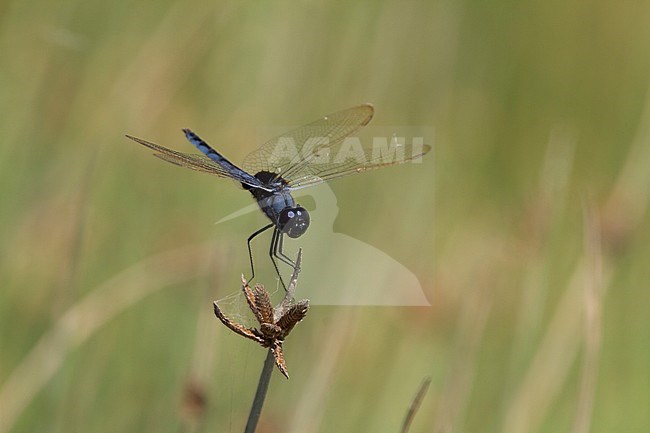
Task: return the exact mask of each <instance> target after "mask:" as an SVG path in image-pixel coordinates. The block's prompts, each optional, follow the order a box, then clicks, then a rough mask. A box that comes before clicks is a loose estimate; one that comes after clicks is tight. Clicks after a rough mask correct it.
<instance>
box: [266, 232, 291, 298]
mask: <svg viewBox="0 0 650 433" xmlns="http://www.w3.org/2000/svg"><path fill="white" fill-rule="evenodd" d="M278 239H282V232H281V231H280V230H279V229H278V228H277V227H276V228H275V230H273V236H272V237H271V245H270V247H269V257H270V258H271V262H273V267H274V268H275V273H276V274H278V277H279V278H280V282H281V283H282V287H284V291H285V292H286V291H287V285H286V284H284V280H283V279H282V275H281V274H280V269H278V264H277V263H276V262H275V258H276V257H277V258H278V259H280V260H281V261H282V258H280V257H278V256H277V254H276V252H277V249H278ZM280 242H281V241H280Z"/></svg>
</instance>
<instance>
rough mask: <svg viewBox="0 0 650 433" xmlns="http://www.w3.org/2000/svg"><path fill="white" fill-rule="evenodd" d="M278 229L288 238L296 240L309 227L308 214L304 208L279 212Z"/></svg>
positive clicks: (299, 207)
mask: <svg viewBox="0 0 650 433" xmlns="http://www.w3.org/2000/svg"><path fill="white" fill-rule="evenodd" d="M278 227H280V230H282V233H286V234H287V235H288V236H289V237H290V238H297V237H299V236H301V235H302V234H303V233H305V232H306V231H307V228H308V227H309V213H308V212H307V209H305V208H304V207H301V206H298V207H293V208H286V209H283V210H282V212H280V218H279V220H278Z"/></svg>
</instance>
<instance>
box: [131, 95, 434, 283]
mask: <svg viewBox="0 0 650 433" xmlns="http://www.w3.org/2000/svg"><path fill="white" fill-rule="evenodd" d="M374 111H375V110H374V107H373V105H372V104H368V103H366V104H362V105H358V106H356V107H352V108H348V109H346V110H342V111H338V112H336V113H332V114H330V115H327V116H324V117H321V118H320V119H319V120H316V121H315V122H312V123H309V124H306V125H304V126H301V127H299V128H296V129H294V130H292V131H289V132H287V133H285V134H283V135H281V136H279V137H276V138H273V139H271V140H269V141H267V142H266V143H264V144H262V145H261V146H260V147H259V148H257V149H256V150H254V151H253V152H252V153H250V154H249V155H248V156H247V157H246V158H245V159H244V161H243V164H242V165H241V168H240V167H239V166H237V165H235V164H233V163H232V162H230V161H229V160H228V159H227V158H226V157H224V156H223V155H222V154H221V153H219V152H217V151H216V150H215V149H213V148H212V147H211V146H210V145H209V144H208V143H206V142H205V141H203V140H202V139H201V138H200V137H199V136H198V135H197V134H195V133H194V132H192V131H191V130H189V129H183V133H184V134H185V137H186V138H187V140H188V141H189V142H190V143H192V144H193V145H194V146H195V147H196V148H197V149H198V150H199V151H200V152H201V155H199V154H192V153H183V152H178V151H175V150H172V149H168V148H166V147H163V146H160V145H158V144H155V143H152V142H149V141H146V140H143V139H141V138H137V137H133V136H131V135H127V136H126V137H127V138H129V139H131V140H133V141H135V142H137V143H139V144H141V145H143V146H145V147H148V148H149V149H151V150H153V151H154V152H155V153H154V156H156V157H158V158H160V159H162V160H164V161H167V162H169V163H172V164H175V165H178V166H181V167H186V168H189V169H191V170H195V171H198V172H203V173H208V174H211V175H214V176H218V177H222V178H230V179H232V180H234V181H235V182H236V183H238V184H240V185H241V187H243V189H244V190H247V191H249V192H250V193H251V194H252V196H253V198H254V199H255V201H256V202H257V204H258V205H259V207H260V209H261V211H262V212H263V213H264V215H266V216H267V217H268V219H269V220H270V223H267V224H266V225H265V226H264V227H262V228H260V229H258V230H256V231H255V232H253V233H252V234H251V235H250V236H249V237H248V240H247V245H248V257H249V260H250V266H251V272H252V275H251V278H249V279H248V281H251V280H252V279H253V278H254V277H255V267H254V265H253V253H252V250H251V241H252V240H253V239H254V238H255V237H257V236H258V235H260V234H261V233H264V232H265V231H267V230H269V229H273V234H272V236H271V244H270V246H269V253H268V254H269V257H270V259H271V261H272V263H273V266H274V268H275V272H276V274H277V275H278V277H279V278H280V282H281V283H282V285H283V286H284V287H285V289H286V286H285V285H284V281H283V280H282V276H281V274H280V271H279V268H278V264H277V262H276V260H278V261H280V262H282V263H285V264H287V265H289V266H291V267H292V268H293V267H294V266H295V263H294V262H293V260H291V259H290V258H289V257H288V256H287V255H286V254H285V253H284V252H283V244H284V235H287V236H288V237H289V238H294V239H295V238H298V237H300V236H302V235H303V234H304V233H305V232H306V231H307V229H308V228H309V225H310V216H309V212H307V210H306V209H305V208H304V207H302V206H300V205H299V204H297V203H296V201H295V200H294V198H293V196H292V193H293V192H295V191H297V190H300V189H302V188H306V187H310V186H313V185H318V184H321V183H323V182H325V181H329V180H332V179H336V178H340V177H344V176H348V175H352V174H356V173H361V172H364V171H368V170H371V169H376V168H381V167H387V166H392V165H397V164H403V163H405V162H408V161H411V160H414V159H417V158H421V157H422V156H423V155H425V154H426V153H427V152H429V150H431V148H430V146H428V145H424V144H422V145H418V146H415V145H414V144H413V143H410V144H407V143H397V141H396V140H395V142H391V145H392V147H391V146H388V147H387V146H384V147H381V146H375V145H368V144H366V145H362V144H361V143H360V142H359V141H358V140H352V139H349V140H346V139H347V138H349V137H351V136H352V135H353V134H354V133H356V132H357V131H358V130H359V129H361V128H362V127H364V126H366V125H367V124H368V123H369V122H370V120H371V119H372V117H373V115H374ZM373 144H374V143H373Z"/></svg>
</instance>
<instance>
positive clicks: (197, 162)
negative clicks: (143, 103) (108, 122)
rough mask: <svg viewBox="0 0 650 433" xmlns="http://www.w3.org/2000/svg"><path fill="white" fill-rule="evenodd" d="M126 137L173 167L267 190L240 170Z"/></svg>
mask: <svg viewBox="0 0 650 433" xmlns="http://www.w3.org/2000/svg"><path fill="white" fill-rule="evenodd" d="M126 137H127V138H130V139H131V140H133V141H135V142H136V143H139V144H141V145H143V146H145V147H148V148H149V149H151V150H153V151H155V152H156V153H154V156H157V157H158V158H160V159H162V160H164V161H167V162H170V163H172V164H174V165H178V166H180V167H186V168H189V169H190V170H194V171H200V172H202V173H208V174H211V175H214V176H219V177H227V178H230V179H233V180H235V181H237V182H241V183H245V184H247V185H250V186H252V187H255V188H263V189H267V190H268V187H266V186H264V185H263V184H262V183H261V182H260V181H259V180H257V179H256V178H254V177H253V176H249V175H247V174H246V173H244V172H243V171H242V170H239V171H235V170H232V171H231V170H227V169H226V168H224V167H222V166H221V165H219V164H218V163H216V162H214V161H212V160H211V159H209V158H207V157H205V156H202V155H194V154H191V153H183V152H177V151H175V150H171V149H168V148H166V147H163V146H160V145H158V144H155V143H152V142H150V141H146V140H143V139H141V138H137V137H133V136H130V135H127V136H126ZM242 173H244V174H245V176H244V175H242Z"/></svg>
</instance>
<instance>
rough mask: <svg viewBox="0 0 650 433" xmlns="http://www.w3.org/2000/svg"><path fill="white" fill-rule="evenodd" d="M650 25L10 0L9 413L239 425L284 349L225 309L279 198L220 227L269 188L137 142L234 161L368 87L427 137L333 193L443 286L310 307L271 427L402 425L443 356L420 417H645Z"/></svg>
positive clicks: (46, 422)
mask: <svg viewBox="0 0 650 433" xmlns="http://www.w3.org/2000/svg"><path fill="white" fill-rule="evenodd" d="M649 19H650V4H649V3H647V2H611V1H602V0H601V1H569V2H535V3H521V2H509V1H498V2H489V3H486V2H483V3H481V2H449V1H432V2H415V1H402V2H397V1H378V2H329V3H320V2H314V1H279V2H260V1H256V2H249V1H233V2H207V1H188V2H170V1H159V2H153V1H149V2H125V1H112V2H100V1H94V0H90V1H88V0H86V1H65V2H48V1H42V0H34V1H22V2H18V1H5V2H2V3H0V32H1V33H0V54H1V57H0V180H1V181H0V191H1V193H2V195H1V197H2V203H1V205H0V233H1V239H2V243H1V245H2V250H1V253H2V261H1V262H0V282H1V284H2V286H1V289H0V432H6V431H12V432H70V431H83V432H87V433H88V432H106V431H123V432H135V431H138V432H157V433H160V432H177V431H198V432H203V431H205V432H208V431H211V432H215V431H233V432H236V431H242V430H243V425H244V423H245V419H246V416H247V412H248V409H249V407H250V403H251V400H252V396H253V392H254V389H255V385H256V383H257V379H258V374H259V370H260V368H261V364H262V361H263V358H264V351H263V349H261V348H260V347H255V346H254V345H253V344H252V343H251V342H249V341H244V340H243V339H241V338H240V337H237V336H235V335H234V334H232V333H230V332H229V331H227V330H226V329H225V328H224V327H223V326H222V325H221V324H220V323H218V322H217V320H216V319H215V318H214V317H213V316H212V313H211V302H212V300H213V299H219V298H223V297H225V296H228V295H229V294H232V293H235V292H236V291H237V290H238V283H237V281H238V278H239V274H240V273H241V272H247V266H248V264H247V258H246V250H245V244H244V238H245V237H246V236H248V234H249V233H250V232H251V231H252V230H253V229H254V228H256V227H259V226H261V224H262V223H263V222H264V221H263V218H262V216H261V215H258V214H251V215H248V216H245V217H242V218H239V219H237V220H234V221H233V222H231V223H229V224H228V225H227V226H226V225H217V226H215V225H214V222H215V221H216V220H218V219H219V218H221V217H223V216H224V215H227V214H228V213H230V212H233V211H235V210H237V209H239V208H241V207H243V206H246V205H249V204H251V203H252V201H251V198H250V197H247V194H245V193H243V192H242V191H239V190H237V189H236V188H233V187H232V185H229V183H231V182H228V181H224V180H218V179H215V178H212V177H210V176H206V175H201V174H194V173H192V172H189V171H184V170H181V169H178V168H176V167H173V166H171V165H169V164H165V163H162V162H160V161H159V160H156V159H154V158H152V157H151V156H149V153H150V152H146V151H145V150H144V149H143V148H141V147H140V146H138V145H136V144H135V143H132V142H130V141H128V140H126V139H125V138H124V134H126V133H129V134H133V135H136V136H139V137H143V138H146V139H149V140H152V141H155V142H158V143H161V144H163V145H166V146H169V147H172V148H176V149H179V150H183V151H191V148H190V146H189V144H188V143H186V142H184V139H183V137H182V135H181V133H180V129H181V128H183V127H190V128H192V129H194V130H195V131H197V132H198V133H199V134H200V135H201V136H203V137H204V138H205V139H206V140H207V141H208V142H211V143H213V144H214V145H215V146H216V147H217V148H218V149H220V150H222V151H223V152H224V153H225V154H226V155H227V156H228V157H230V159H232V160H233V161H234V162H239V161H241V160H242V159H243V158H244V156H245V155H246V154H247V153H248V152H250V151H251V150H253V149H254V148H255V147H256V146H257V145H259V144H261V143H262V142H263V141H265V139H268V138H270V137H269V136H268V135H264V134H263V133H260V131H264V130H265V129H264V128H267V130H268V128H269V127H276V126H282V125H289V126H291V125H298V124H301V123H305V122H308V121H311V120H314V119H317V118H318V117H319V116H322V115H325V114H327V113H330V112H333V111H336V110H339V109H343V108H347V107H350V106H353V105H356V104H359V103H362V102H366V101H367V102H372V103H373V104H375V107H376V109H377V114H376V116H375V120H373V125H379V126H381V125H389V126H390V125H414V126H425V127H431V128H433V130H434V131H435V142H434V143H431V144H433V146H434V150H433V152H432V153H431V154H430V155H428V156H427V157H426V158H425V163H424V164H422V165H419V166H403V167H395V168H391V169H386V170H380V171H376V172H373V173H368V174H364V175H363V176H358V177H354V178H347V179H344V180H340V181H337V182H334V183H332V184H331V187H332V189H333V190H334V192H335V194H336V199H337V205H338V207H339V213H338V216H337V219H336V221H335V224H334V229H335V231H336V232H340V233H344V234H347V235H349V236H352V237H354V238H356V239H358V240H360V241H363V242H365V243H367V244H369V245H372V246H374V247H376V248H378V249H379V250H381V251H384V252H386V253H387V254H389V255H390V256H391V257H393V258H394V259H396V260H397V261H399V262H400V263H402V264H404V265H405V266H407V267H408V269H409V270H410V271H411V272H413V273H414V274H415V275H417V276H418V278H419V280H420V282H421V284H422V286H423V288H424V290H425V292H426V294H427V296H428V298H429V300H430V302H431V304H432V306H431V307H325V306H316V307H314V308H312V310H311V311H310V314H309V315H308V316H307V319H306V320H305V321H304V322H303V323H301V324H300V325H298V326H297V327H296V329H295V330H294V332H293V334H292V335H291V336H290V337H289V339H288V340H287V342H286V353H285V355H286V358H287V363H288V366H289V371H290V374H291V380H289V381H286V380H284V378H282V377H281V376H280V375H279V374H278V373H277V371H276V372H274V378H273V381H272V383H271V388H270V391H269V395H268V399H267V402H266V405H265V408H264V412H263V414H262V421H261V424H260V427H259V431H267V432H271V431H293V432H342V431H373V432H396V431H399V426H400V423H401V422H402V419H403V417H404V415H405V414H406V411H407V408H408V406H409V403H410V400H411V399H412V398H413V396H414V394H415V392H416V390H417V387H418V386H419V384H420V383H421V381H422V379H423V378H424V377H425V376H429V377H431V386H430V388H429V392H428V394H427V395H426V397H425V399H424V400H423V402H422V406H421V409H420V411H419V413H418V414H417V416H416V418H415V421H414V423H413V426H412V429H411V431H414V432H419V431H435V432H513V433H521V432H557V431H574V432H586V431H592V432H612V431H616V432H641V431H648V429H650V420H649V415H648V407H650V377H649V376H650V375H649V366H650V347H649V343H650V338H649V337H650V319H649V316H648V306H649V305H650V302H649V301H650V299H649V295H648V281H649V280H650V267H649V266H648V263H649V262H650V249H649V248H648V244H650V230H649V228H650V224H649V223H648V218H647V204H648V200H649V199H650V96H649V83H650V80H649V78H650V74H649V73H650V26H649V25H648V23H649V22H650V21H649ZM316 205H317V204H316ZM314 224H317V222H314ZM307 236H308V235H306V237H307ZM317 241H318V242H319V243H321V245H322V248H323V250H324V251H328V250H327V248H328V245H329V244H328V239H327V238H326V237H324V238H323V239H317ZM264 242H266V241H260V242H259V245H260V246H259V247H258V248H259V249H261V250H263V245H264ZM300 242H301V241H300V240H297V241H294V242H292V243H291V246H292V248H295V247H296V246H299V245H300ZM260 254H261V253H260ZM305 254H306V255H305V274H307V273H308V272H310V273H311V275H312V276H314V275H316V276H317V277H318V278H320V279H321V280H322V281H323V283H325V282H326V281H327V280H328V275H327V274H325V273H324V275H321V274H319V273H318V272H319V268H320V266H319V264H316V263H310V262H309V251H306V252H305ZM330 255H331V256H332V257H334V256H336V252H334V251H332V252H331V254H330ZM259 263H260V267H261V269H263V270H260V272H261V274H260V280H261V281H264V282H266V283H267V285H269V286H271V285H272V284H273V283H272V282H273V281H274V280H273V279H272V273H271V272H270V269H268V268H269V267H270V265H269V263H268V262H267V261H264V260H263V259H262V260H261V261H259ZM377 272H378V273H380V272H382V270H381V269H377ZM380 275H381V274H380ZM312 289H313V288H312ZM299 290H300V288H299Z"/></svg>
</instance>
